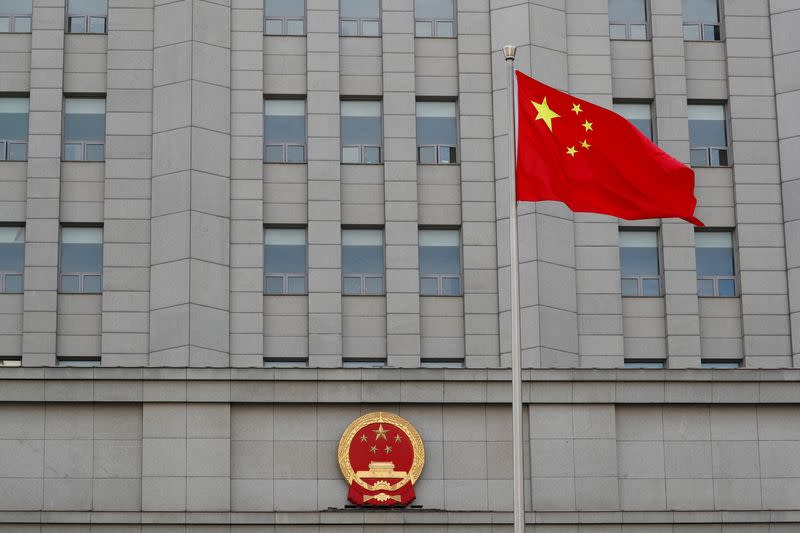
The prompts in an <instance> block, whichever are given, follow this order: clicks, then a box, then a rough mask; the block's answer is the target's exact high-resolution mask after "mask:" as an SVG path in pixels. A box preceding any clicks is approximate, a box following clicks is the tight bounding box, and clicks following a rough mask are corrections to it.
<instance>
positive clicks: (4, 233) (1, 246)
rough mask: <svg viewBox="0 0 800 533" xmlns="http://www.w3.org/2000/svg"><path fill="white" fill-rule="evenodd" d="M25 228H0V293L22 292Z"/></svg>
mask: <svg viewBox="0 0 800 533" xmlns="http://www.w3.org/2000/svg"><path fill="white" fill-rule="evenodd" d="M24 270H25V228H22V227H19V226H13V227H12V226H0V292H22V273H23V271H24Z"/></svg>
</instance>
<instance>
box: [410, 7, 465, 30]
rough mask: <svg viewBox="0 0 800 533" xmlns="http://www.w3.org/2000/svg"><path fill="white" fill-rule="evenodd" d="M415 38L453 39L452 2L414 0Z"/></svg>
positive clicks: (453, 13)
mask: <svg viewBox="0 0 800 533" xmlns="http://www.w3.org/2000/svg"><path fill="white" fill-rule="evenodd" d="M414 19H415V23H416V35H417V37H455V34H456V31H455V27H456V25H455V9H454V8H453V0H415V1H414Z"/></svg>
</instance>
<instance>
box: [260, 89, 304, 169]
mask: <svg viewBox="0 0 800 533" xmlns="http://www.w3.org/2000/svg"><path fill="white" fill-rule="evenodd" d="M267 100H294V101H300V102H303V136H304V137H305V142H304V143H303V144H302V145H300V144H294V143H270V144H267V132H266V129H265V130H264V133H263V137H264V141H263V143H262V144H263V151H264V153H263V154H262V155H263V156H264V163H265V164H267V165H306V164H308V99H306V98H305V96H302V97H298V95H292V96H278V95H276V96H273V95H269V96H268V97H265V98H264V112H263V118H262V120H263V121H266V119H267V116H268V115H267V110H266V104H267ZM269 146H281V147H282V148H283V161H268V160H267V147H269ZM291 146H302V148H303V160H302V161H287V159H288V157H287V156H288V153H289V147H291Z"/></svg>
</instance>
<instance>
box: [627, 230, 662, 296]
mask: <svg viewBox="0 0 800 533" xmlns="http://www.w3.org/2000/svg"><path fill="white" fill-rule="evenodd" d="M619 271H620V275H621V277H622V296H661V270H660V268H659V262H658V235H657V233H656V232H655V231H652V230H646V231H620V232H619Z"/></svg>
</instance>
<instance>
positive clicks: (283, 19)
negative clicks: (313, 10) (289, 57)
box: [261, 0, 308, 37]
mask: <svg viewBox="0 0 800 533" xmlns="http://www.w3.org/2000/svg"><path fill="white" fill-rule="evenodd" d="M300 1H301V2H303V18H302V19H298V18H295V17H270V16H268V15H267V2H266V0H264V2H262V4H261V9H262V11H263V14H264V35H266V36H269V37H304V36H305V35H307V33H308V30H307V28H306V25H307V22H306V21H307V20H308V2H307V1H306V0H300ZM268 20H280V21H281V33H267V21H268ZM296 20H300V21H301V22H302V23H303V32H302V33H287V31H286V29H287V28H288V25H287V22H289V21H296Z"/></svg>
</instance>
